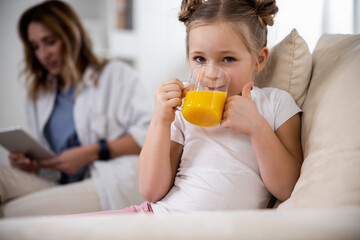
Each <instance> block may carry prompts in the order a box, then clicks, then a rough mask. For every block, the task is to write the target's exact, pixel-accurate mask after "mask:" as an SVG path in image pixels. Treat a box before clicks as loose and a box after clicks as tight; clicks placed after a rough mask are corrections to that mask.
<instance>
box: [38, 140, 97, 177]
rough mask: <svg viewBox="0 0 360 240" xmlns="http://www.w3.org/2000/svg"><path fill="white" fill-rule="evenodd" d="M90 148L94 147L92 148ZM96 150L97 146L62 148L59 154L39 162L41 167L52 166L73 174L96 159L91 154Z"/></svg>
mask: <svg viewBox="0 0 360 240" xmlns="http://www.w3.org/2000/svg"><path fill="white" fill-rule="evenodd" d="M90 148H94V149H93V150H92V149H90ZM97 152H98V146H96V145H94V146H90V145H89V146H84V147H74V148H69V149H67V150H64V151H63V152H62V153H61V154H60V155H59V156H56V157H53V158H48V159H44V160H42V161H41V162H40V164H41V167H43V168H52V169H55V170H58V171H60V172H63V173H67V174H75V173H77V172H79V171H80V170H81V169H82V168H83V167H85V166H86V165H88V164H89V163H91V162H92V161H93V160H95V159H96V157H95V158H94V157H93V156H92V155H93V154H94V153H97Z"/></svg>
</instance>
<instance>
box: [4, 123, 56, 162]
mask: <svg viewBox="0 0 360 240" xmlns="http://www.w3.org/2000/svg"><path fill="white" fill-rule="evenodd" d="M0 145H2V146H3V147H4V148H5V149H7V150H8V151H9V152H16V153H24V154H25V155H26V156H27V157H29V158H32V159H35V160H42V159H45V158H49V157H54V156H55V154H54V153H53V152H52V151H51V150H49V149H48V148H46V147H45V146H43V145H41V144H40V143H39V142H38V141H36V140H35V139H34V138H33V137H31V136H30V135H29V134H28V133H26V132H25V131H24V130H22V129H21V128H20V127H18V126H15V127H10V128H3V129H0Z"/></svg>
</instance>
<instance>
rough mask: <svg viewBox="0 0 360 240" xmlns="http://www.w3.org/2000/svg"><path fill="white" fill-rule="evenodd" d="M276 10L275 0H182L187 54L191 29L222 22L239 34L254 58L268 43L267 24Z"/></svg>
mask: <svg viewBox="0 0 360 240" xmlns="http://www.w3.org/2000/svg"><path fill="white" fill-rule="evenodd" d="M277 12H278V7H277V6H276V2H275V0H183V1H182V4H181V11H180V14H179V20H180V21H181V22H183V23H184V24H185V26H186V35H187V36H186V48H187V53H189V45H188V39H189V32H190V30H191V29H193V28H195V27H198V26H201V25H204V24H211V23H215V22H224V23H227V24H228V25H229V26H230V27H231V28H232V29H233V30H234V31H235V32H237V33H238V35H239V36H240V37H241V39H242V40H243V42H244V44H245V46H246V48H247V50H248V51H249V52H250V53H251V54H252V56H253V57H254V59H255V60H256V59H257V56H258V53H259V51H260V50H261V49H262V48H263V47H265V46H266V45H267V27H266V26H267V25H270V26H272V25H273V24H274V20H273V18H274V16H275V14H276V13H277ZM244 25H245V27H246V28H245V30H244V28H243V26H244Z"/></svg>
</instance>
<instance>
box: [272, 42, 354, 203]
mask: <svg viewBox="0 0 360 240" xmlns="http://www.w3.org/2000/svg"><path fill="white" fill-rule="evenodd" d="M359 76H360V35H324V36H323V37H321V39H320V40H319V42H318V44H317V46H316V48H315V50H314V53H313V74H312V79H311V82H310V86H309V90H308V93H307V96H306V99H305V102H304V105H303V116H302V142H303V149H304V163H303V166H302V169H301V175H300V178H299V180H298V182H297V183H296V185H295V188H294V191H293V193H292V195H291V197H290V198H289V199H288V200H287V201H285V202H284V203H282V204H280V205H279V207H278V209H287V208H298V207H336V206H350V205H357V206H359V205H360V99H359V96H360V78H359Z"/></svg>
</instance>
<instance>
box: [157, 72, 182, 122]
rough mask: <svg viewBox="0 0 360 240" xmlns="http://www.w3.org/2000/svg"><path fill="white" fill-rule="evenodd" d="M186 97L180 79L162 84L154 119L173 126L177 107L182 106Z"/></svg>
mask: <svg viewBox="0 0 360 240" xmlns="http://www.w3.org/2000/svg"><path fill="white" fill-rule="evenodd" d="M184 96H185V89H184V85H183V84H182V82H181V81H180V80H179V79H176V78H173V79H170V80H168V81H166V82H164V83H162V84H161V85H160V86H159V87H158V89H157V91H156V97H155V111H154V117H155V118H157V119H159V120H160V121H161V122H165V123H168V124H171V123H172V122H173V121H174V119H175V111H176V107H178V106H181V103H182V101H181V99H182V98H183V97H184Z"/></svg>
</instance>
